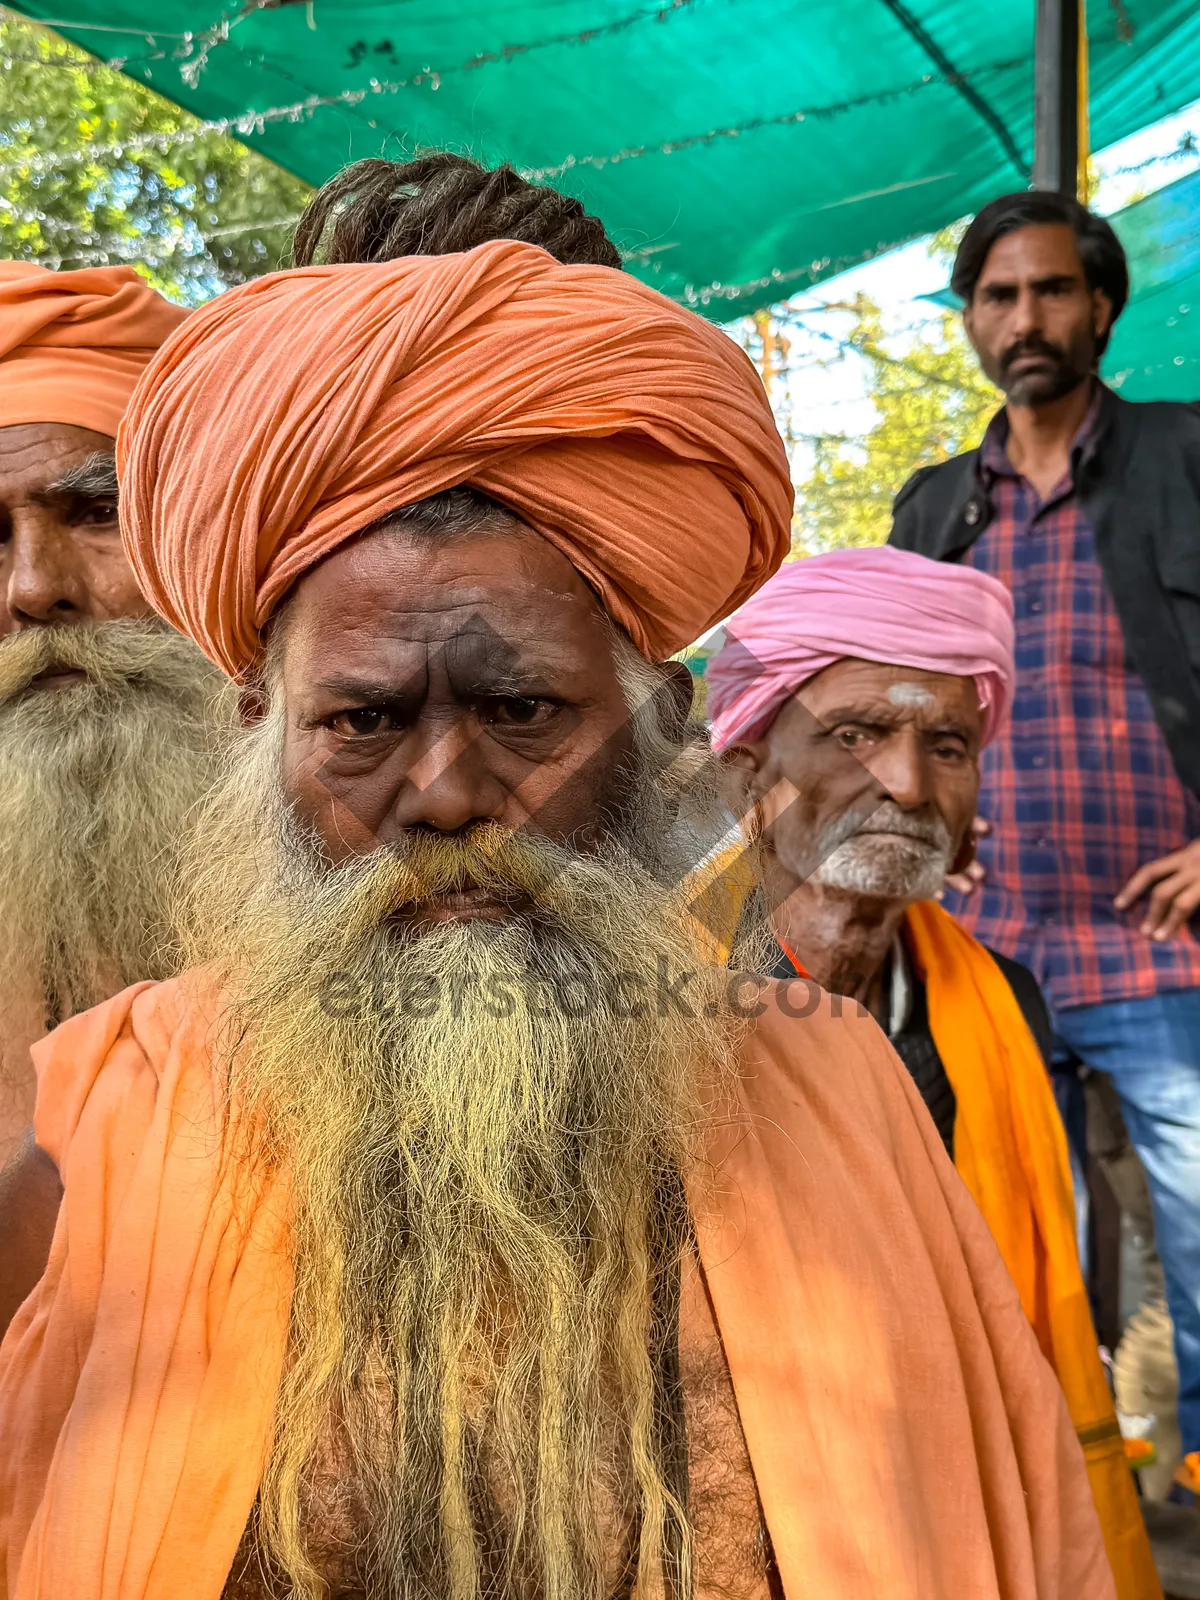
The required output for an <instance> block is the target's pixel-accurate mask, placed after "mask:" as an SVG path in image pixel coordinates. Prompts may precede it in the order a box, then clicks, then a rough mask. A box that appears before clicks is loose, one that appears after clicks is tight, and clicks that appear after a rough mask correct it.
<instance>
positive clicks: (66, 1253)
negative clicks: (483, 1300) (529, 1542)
mask: <svg viewBox="0 0 1200 1600" xmlns="http://www.w3.org/2000/svg"><path fill="white" fill-rule="evenodd" d="M186 981H187V980H183V982H182V983H181V982H180V981H175V982H170V983H165V984H159V985H145V984H143V985H138V986H136V987H135V988H133V989H130V990H127V991H126V992H125V993H124V994H121V995H118V996H116V998H114V999H113V1000H110V1001H107V1002H106V1003H105V1004H104V1005H102V1006H99V1007H98V1008H97V1009H96V1010H95V1011H92V1012H89V1013H86V1014H85V1015H83V1016H80V1017H76V1018H73V1019H72V1020H71V1021H69V1022H67V1023H64V1024H63V1026H62V1027H60V1028H59V1029H58V1030H57V1031H56V1032H55V1033H54V1034H53V1035H51V1036H50V1038H49V1039H47V1040H44V1041H43V1042H42V1043H40V1044H39V1045H37V1046H36V1047H35V1055H36V1058H37V1065H38V1070H39V1077H40V1086H39V1101H38V1113H37V1135H38V1140H39V1142H40V1143H41V1144H42V1146H43V1148H45V1149H46V1150H47V1151H48V1152H49V1153H50V1154H51V1155H52V1156H53V1157H54V1159H55V1161H56V1162H57V1163H58V1166H59V1170H60V1172H61V1173H62V1174H63V1177H64V1181H65V1194H64V1199H63V1204H62V1209H61V1212H60V1215H59V1220H58V1226H57V1230H56V1232H55V1237H54V1243H53V1246H52V1249H51V1254H50V1261H49V1264H48V1266H47V1269H46V1273H45V1275H44V1277H43V1278H42V1280H41V1282H40V1283H39V1284H38V1286H37V1287H36V1289H35V1290H34V1291H33V1293H32V1294H31V1295H30V1297H29V1299H28V1300H27V1301H26V1302H25V1304H24V1305H23V1306H22V1307H21V1309H20V1311H19V1312H18V1314H17V1317H16V1319H15V1320H14V1322H13V1325H12V1327H11V1329H10V1330H9V1333H8V1335H7V1337H6V1339H5V1341H4V1343H3V1345H2V1346H0V1597H3V1600H182V1597H183V1596H185V1595H186V1596H187V1600H219V1596H220V1594H221V1589H222V1586H223V1584H224V1582H225V1577H226V1573H227V1572H228V1569H229V1566H230V1563H231V1561H232V1559H233V1556H234V1553H235V1550H236V1548H237V1545H238V1542H239V1539H240V1537H241V1534H242V1531H243V1528H244V1526H245V1523H246V1520H247V1517H248V1515H249V1513H250V1510H251V1508H252V1505H253V1501H254V1497H255V1493H256V1490H257V1485H258V1480H259V1476H260V1473H261V1469H262V1463H263V1459H264V1454H265V1451H266V1448H267V1441H268V1437H269V1432H270V1424H271V1414H272V1407H273V1398H274V1389H275V1384H276V1381H277V1377H278V1373H279V1370H280V1365H281V1361H282V1353H283V1349H284V1343H285V1337H286V1322H287V1296H288V1285H289V1265H288V1255H287V1245H286V1239H287V1235H286V1227H285V1224H284V1211H285V1197H284V1196H283V1195H282V1194H281V1193H279V1192H277V1191H274V1190H267V1191H265V1192H263V1193H262V1194H261V1195H260V1196H259V1197H258V1203H257V1204H256V1205H255V1206H253V1207H251V1208H250V1210H249V1211H248V1212H245V1213H242V1214H241V1216H242V1220H241V1222H240V1223H239V1221H238V1220H236V1218H235V1215H234V1210H233V1206H232V1202H231V1199H230V1192H229V1190H230V1174H229V1170H228V1168H227V1167H226V1166H225V1165H224V1164H223V1162H222V1159H221V1147H220V1138H219V1135H218V1133H217V1131H216V1122H215V1115H214V1096H213V1092H212V1071H211V1064H210V1061H209V1058H208V1056H207V1054H206V1039H207V1038H208V1037H209V1031H208V1027H207V1024H206V1023H205V1021H204V1020H203V1012H202V1011H197V1010H196V1009H195V1008H193V1007H190V1006H189V1005H188V1003H187V1000H186V990H185V987H184V985H185V984H186ZM763 1003H764V1013H763V1015H762V1017H761V1018H760V1020H759V1022H758V1024H757V1025H756V1027H755V1029H754V1031H753V1033H752V1034H751V1035H750V1036H749V1037H748V1039H747V1041H746V1043H745V1046H744V1048H743V1053H742V1076H741V1080H740V1083H741V1091H740V1092H741V1096H742V1101H743V1104H742V1108H741V1113H740V1114H739V1115H738V1116H736V1117H734V1118H733V1119H732V1120H730V1121H728V1122H726V1123H724V1124H723V1125H721V1126H719V1127H717V1128H715V1129H714V1132H713V1146H712V1155H713V1161H714V1171H715V1179H714V1186H713V1187H712V1188H711V1189H710V1188H708V1187H707V1186H706V1187H705V1188H704V1190H703V1191H702V1192H700V1191H698V1192H697V1193H695V1194H694V1195H693V1206H694V1209H695V1212H696V1218H697V1233H698V1237H699V1241H700V1251H701V1257H702V1260H703V1265H704V1269H705V1273H706V1278H707V1282H708V1285H709V1290H710V1294H711V1297H712V1303H713V1307H714V1310H715V1314H716V1318H717V1322H718V1326H719V1330H720V1334H721V1339H722V1342H723V1346H724V1349H725V1352H726V1356H727V1359H728V1363H729V1369H730V1374H731V1377H732V1380H733V1385H734V1390H735V1393H736V1396H737V1401H738V1407H739V1411H740V1415H741V1419H742V1425H743V1429H744V1432H745V1437H746V1442H747V1447H748V1449H749V1453H750V1459H751V1463H752V1466H753V1469H754V1474H755V1479H756V1481H757V1485H758V1490H759V1495H760V1497H761V1502H762V1507H763V1513H764V1516H765V1519H766V1523H767V1527H768V1529H769V1532H770V1535H771V1539H772V1542H773V1545H774V1550H775V1554H776V1557H777V1560H778V1564H779V1571H780V1575H781V1578H782V1581H783V1587H784V1590H785V1592H786V1594H788V1595H789V1596H792V1597H794V1600H800V1597H801V1596H804V1595H816V1594H819V1595H822V1596H825V1597H828V1600H863V1597H865V1596H867V1595H875V1596H880V1597H881V1600H882V1597H886V1600H966V1597H968V1596H969V1597H970V1600H1084V1597H1086V1600H1114V1590H1113V1586H1112V1578H1111V1574H1110V1572H1109V1568H1108V1564H1107V1561H1106V1560H1105V1556H1104V1549H1103V1544H1102V1541H1101V1537H1100V1531H1099V1527H1098V1524H1097V1520H1096V1513H1095V1509H1094V1507H1093V1505H1092V1501H1091V1496H1090V1494H1089V1492H1088V1484H1087V1478H1086V1475H1085V1472H1084V1466H1083V1459H1082V1456H1081V1454H1080V1451H1079V1446H1078V1443H1077V1441H1076V1440H1075V1438H1074V1435H1073V1433H1072V1430H1071V1426H1070V1421H1069V1419H1068V1417H1067V1414H1066V1409H1065V1407H1064V1405H1063V1401H1062V1395H1061V1393H1060V1391H1059V1389H1058V1386H1057V1384H1056V1383H1055V1381H1054V1378H1053V1376H1052V1374H1051V1372H1050V1370H1049V1368H1048V1367H1047V1366H1046V1364H1045V1362H1044V1361H1043V1360H1042V1358H1041V1356H1040V1354H1039V1352H1038V1349H1037V1343H1036V1340H1035V1339H1034V1337H1033V1335H1032V1333H1031V1332H1030V1330H1029V1326H1028V1323H1027V1322H1026V1320H1025V1318H1024V1316H1023V1315H1022V1312H1021V1307H1020V1305H1019V1303H1018V1300H1017V1296H1016V1293H1015V1291H1014V1289H1013V1286H1012V1284H1011V1282H1010V1281H1009V1279H1008V1276H1007V1274H1006V1273H1005V1271H1004V1267H1003V1265H1002V1263H1001V1261H1000V1257H999V1255H998V1253H997V1251H996V1247H995V1245H994V1244H993V1242H992V1240H991V1238H990V1236H989V1234H988V1231H987V1228H986V1227H985V1225H984V1223H983V1220H982V1219H981V1217H980V1216H979V1213H978V1211H977V1210H976V1208H975V1206H974V1205H973V1204H972V1202H971V1200H970V1198H969V1197H968V1195H967V1193H966V1191H965V1189H964V1188H963V1186H962V1184H961V1182H960V1181H959V1179H958V1178H957V1176H956V1175H955V1173H954V1171H953V1169H952V1167H951V1165H950V1163H949V1161H948V1160H947V1159H946V1155H945V1152H944V1150H943V1149H942V1148H941V1144H940V1141H939V1140H938V1138H937V1135H936V1133H935V1132H934V1130H933V1128H932V1125H931V1124H930V1122H929V1119H928V1116H927V1115H926V1113H925V1111H924V1108H923V1106H922V1105H921V1102H920V1098H919V1096H918V1095H917V1092H916V1090H915V1088H914V1086H913V1084H912V1082H911V1080H910V1079H909V1077H908V1074H907V1073H906V1072H905V1071H904V1069H903V1067H902V1066H901V1065H900V1063H899V1061H898V1060H897V1059H896V1057H895V1056H894V1054H893V1053H892V1051H891V1050H890V1049H889V1048H888V1047H887V1045H886V1043H885V1041H884V1039H883V1036H882V1035H881V1034H880V1032H879V1030H878V1029H877V1028H876V1027H875V1025H874V1023H873V1022H871V1021H870V1020H869V1019H868V1018H865V1017H862V1016H857V1017H856V1016H849V1017H846V1018H844V1019H842V1020H835V1019H834V1018H833V1017H831V1015H830V1005H829V1001H828V998H827V997H826V998H823V999H821V1000H820V1002H819V1004H818V1005H817V1006H816V1009H815V1010H813V1011H812V1012H811V1014H810V1015H808V1016H806V1017H804V1018H803V1019H799V1018H796V1017H795V1016H794V1015H788V1014H787V1013H786V1011H785V1009H784V1008H783V1006H782V1004H781V1002H780V999H779V995H778V992H777V991H776V990H774V989H772V990H770V991H768V993H767V995H766V996H765V997H764V1002H763Z"/></svg>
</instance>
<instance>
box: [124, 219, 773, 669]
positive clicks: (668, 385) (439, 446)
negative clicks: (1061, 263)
mask: <svg viewBox="0 0 1200 1600" xmlns="http://www.w3.org/2000/svg"><path fill="white" fill-rule="evenodd" d="M118 465H119V468H120V473H121V522H122V527H123V530H124V535H125V542H126V548H127V550H128V552H129V559H130V561H131V563H132V565H133V569H134V572H135V573H136V574H137V578H138V582H139V584H140V585H141V588H142V591H143V593H144V594H145V595H146V596H147V598H148V599H149V600H150V602H151V604H152V605H153V606H155V608H156V609H157V610H158V611H160V612H161V613H162V615H163V616H164V617H166V618H167V620H168V621H169V622H171V623H173V624H174V625H175V626H176V627H177V628H179V629H180V630H181V631H182V632H184V633H186V634H188V635H189V636H190V637H191V638H193V639H194V640H195V641H196V643H197V644H198V645H199V646H200V647H201V649H202V650H204V651H205V652H206V654H207V655H208V656H209V657H210V658H211V659H212V660H213V661H215V662H216V663H217V665H218V666H220V667H223V668H224V670H225V671H226V672H228V673H229V674H231V675H232V676H235V677H237V676H240V675H243V674H244V673H245V672H246V671H247V669H248V668H249V667H250V666H251V665H252V663H253V662H254V660H255V658H256V657H257V655H258V652H259V640H260V635H261V631H262V628H263V625H264V624H265V622H266V620H267V618H268V617H269V616H270V614H271V612H272V610H273V609H274V608H275V607H276V606H277V605H278V604H279V602H280V601H281V599H282V598H283V597H284V595H285V594H286V593H287V591H288V590H289V589H290V588H291V587H292V585H293V584H294V583H295V582H296V580H297V579H298V578H300V577H301V576H302V575H303V574H304V573H305V572H306V571H307V570H308V568H310V567H311V566H313V565H314V564H315V563H316V562H318V561H320V560H321V559H322V557H324V556H327V555H328V554H329V553H330V552H331V551H333V550H335V549H336V548H337V547H338V546H339V545H340V544H342V543H344V542H345V541H346V540H347V539H349V538H351V537H352V536H353V535H354V534H355V533H357V532H359V531H361V530H362V529H363V528H364V527H365V526H367V525H368V524H369V523H371V522H372V521H374V520H375V519H376V518H378V517H379V516H381V515H382V514H383V513H384V512H387V511H391V510H395V509H397V508H398V507H400V506H403V505H407V504H410V503H411V502H413V501H416V500H420V499H422V498H424V497H425V496H427V495H431V494H435V493H437V492H438V491H440V490H443V489H447V488H450V487H452V486H453V485H455V484H460V483H466V484H470V485H473V486H474V487H476V488H478V489H480V490H482V491H483V492H484V493H486V494H488V495H490V496H492V498H494V499H496V500H498V501H500V502H501V503H502V504H504V505H506V506H508V507H509V508H511V509H512V510H514V511H516V512H517V513H518V514H519V515H520V516H521V517H523V518H524V519H525V520H526V521H527V522H528V523H530V524H531V526H533V527H534V528H536V529H537V530H538V532H539V533H541V534H543V535H544V536H545V538H547V539H548V540H549V541H550V542H551V543H552V544H553V545H555V546H556V547H557V548H558V549H559V550H561V551H562V552H563V553H564V554H565V555H566V556H567V558H568V559H569V560H570V561H571V562H572V563H573V564H574V566H575V567H576V568H577V569H578V571H579V572H580V573H581V574H582V575H583V577H584V578H585V579H586V580H587V581H588V583H590V584H591V586H592V587H593V589H594V590H595V591H596V593H597V595H598V596H599V597H600V600H601V601H602V603H603V605H604V608H605V610H606V611H607V612H608V613H609V615H610V616H611V617H613V618H614V619H615V620H616V621H617V622H618V623H620V624H621V626H622V627H623V628H625V629H626V630H627V632H628V633H629V634H630V636H631V637H632V639H633V641H634V643H635V644H636V645H637V646H638V648H639V649H640V650H641V651H642V653H643V654H644V655H646V656H649V657H652V658H655V659H662V658H665V657H667V656H669V655H670V654H672V652H674V651H675V650H678V649H680V648H681V647H682V646H683V645H685V644H687V643H688V642H689V641H690V640H692V639H694V638H695V637H696V636H697V635H698V634H699V633H702V632H703V631H704V629H705V628H707V627H708V626H709V625H710V624H711V623H713V622H716V621H718V620H719V619H720V618H721V617H723V616H725V615H727V614H728V612H729V611H730V610H731V609H732V608H733V607H734V606H737V605H739V604H740V603H741V602H742V601H743V600H745V599H746V598H747V597H748V596H749V595H751V594H753V592H754V591H755V589H757V588H758V587H759V585H760V584H762V583H763V582H765V580H766V579H767V578H768V577H769V576H770V575H771V573H773V572H774V571H775V570H776V569H777V568H778V567H779V565H780V563H781V562H782V561H783V558H784V556H785V555H786V554H787V551H788V548H789V544H790V538H791V515H792V484H791V477H790V474H789V470H788V462H787V455H786V452H785V450H784V447H783V442H782V441H781V439H780V437H779V434H778V431H777V429H776V427H775V423H774V419H773V417H772V414H771V407H770V404H769V402H768V400H767V396H766V393H765V391H764V389H763V386H762V381H761V379H760V378H759V376H758V374H757V372H756V371H755V369H754V367H753V366H752V365H751V363H750V362H749V360H748V359H747V358H746V356H745V355H744V353H743V352H742V351H741V350H740V349H739V348H738V347H737V345H735V344H734V342H733V341H732V340H731V339H730V338H729V337H728V336H727V335H726V334H724V333H722V332H721V331H720V329H718V328H716V327H714V326H712V324H711V323H707V322H705V321H704V320H703V319H702V318H701V317H698V316H697V315H696V314H695V313H694V312H691V311H686V310H684V309H683V308H682V307H681V306H677V305H675V304H673V302H671V301H669V300H667V299H666V298H665V297H664V296H662V295H660V294H657V293H656V292H655V291H654V290H653V289H648V288H646V287H645V285H644V284H640V283H638V282H637V281H636V280H635V279H633V278H630V277H628V276H626V274H624V273H622V272H618V271H616V270H614V269H612V268H609V267H590V266H563V265H561V264H560V263H559V262H557V261H555V260H554V259H553V257H551V256H549V255H547V254H546V252H545V251H544V250H539V249H538V248H537V247H536V246H534V245H529V244H520V243H517V242H515V241H513V240H497V241H494V242H492V243H490V244H483V245H479V246H478V247H477V248H476V249H474V250H470V251H468V252H466V253H465V254H461V255H448V256H428V257H421V256H412V257H407V258H405V259H403V260H399V261H389V262H383V263H374V264H368V265H350V266H327V267H306V268H303V269H301V270H298V271H292V272H278V273H273V274H270V275H268V276H266V277H263V278H256V279H255V280H254V281H253V282H251V283H246V284H243V285H241V286H240V287H239V288H236V289H232V290H230V291H229V292H228V293H227V294H223V295H220V296H219V297H218V298H217V299H216V300H213V301H210V302H209V304H208V305H206V306H203V307H201V309H200V310H198V311H196V312H194V313H193V314H192V316H191V317H190V318H189V319H188V322H187V325H186V327H185V328H184V329H183V330H182V331H181V332H180V334H179V336H178V337H177V338H175V339H173V340H172V341H171V343H170V344H169V345H168V346H167V348H166V349H165V350H163V351H162V352H161V353H160V355H159V356H158V358H157V359H156V360H155V361H154V362H152V363H151V365H150V367H149V369H148V370H147V372H146V374H145V377H144V378H143V380H142V382H141V383H140V384H139V386H138V389H137V393H136V394H135V395H134V398H133V402H132V404H131V405H130V408H129V412H128V415H127V416H126V419H125V424H124V427H123V428H122V431H121V436H120V442H119V449H118Z"/></svg>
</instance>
